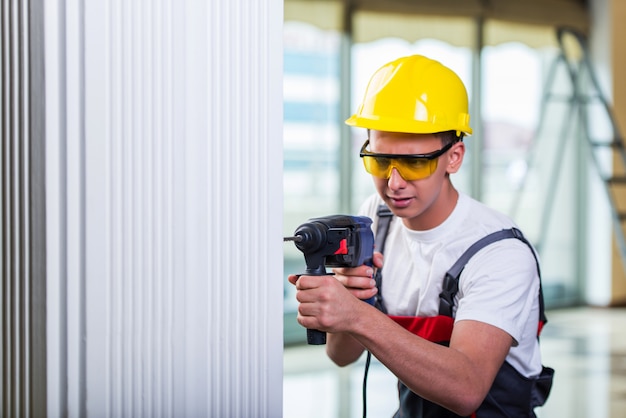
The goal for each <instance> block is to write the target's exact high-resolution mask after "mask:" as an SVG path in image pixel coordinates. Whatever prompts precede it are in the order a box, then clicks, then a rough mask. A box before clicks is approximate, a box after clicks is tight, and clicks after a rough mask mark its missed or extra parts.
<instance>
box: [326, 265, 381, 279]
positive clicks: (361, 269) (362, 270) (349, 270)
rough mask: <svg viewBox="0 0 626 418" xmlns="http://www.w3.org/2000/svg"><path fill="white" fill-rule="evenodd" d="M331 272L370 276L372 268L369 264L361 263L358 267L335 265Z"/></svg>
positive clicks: (372, 272)
mask: <svg viewBox="0 0 626 418" xmlns="http://www.w3.org/2000/svg"><path fill="white" fill-rule="evenodd" d="M333 273H335V274H339V275H343V276H365V277H372V275H373V274H374V270H373V269H372V267H370V266H366V265H362V266H358V267H336V268H334V269H333Z"/></svg>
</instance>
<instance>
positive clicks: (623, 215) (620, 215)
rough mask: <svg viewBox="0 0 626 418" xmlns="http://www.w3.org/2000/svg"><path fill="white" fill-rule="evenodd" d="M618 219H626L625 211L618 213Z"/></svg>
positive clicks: (622, 220) (621, 220)
mask: <svg viewBox="0 0 626 418" xmlns="http://www.w3.org/2000/svg"><path fill="white" fill-rule="evenodd" d="M617 219H619V220H620V222H624V221H626V213H624V212H621V213H618V214H617Z"/></svg>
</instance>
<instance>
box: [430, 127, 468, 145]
mask: <svg viewBox="0 0 626 418" xmlns="http://www.w3.org/2000/svg"><path fill="white" fill-rule="evenodd" d="M433 135H435V136H436V137H437V138H440V139H441V145H443V146H444V147H445V146H446V145H448V144H454V143H455V142H458V141H463V132H461V134H460V135H459V136H457V135H456V131H445V132H436V133H434V134H433Z"/></svg>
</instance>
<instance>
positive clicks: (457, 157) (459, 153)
mask: <svg viewBox="0 0 626 418" xmlns="http://www.w3.org/2000/svg"><path fill="white" fill-rule="evenodd" d="M464 156H465V144H464V143H463V142H462V141H459V142H457V143H456V144H454V145H452V148H450V151H448V167H447V170H446V171H447V173H448V174H452V173H456V172H457V171H459V169H460V168H461V164H462V163H463V157H464Z"/></svg>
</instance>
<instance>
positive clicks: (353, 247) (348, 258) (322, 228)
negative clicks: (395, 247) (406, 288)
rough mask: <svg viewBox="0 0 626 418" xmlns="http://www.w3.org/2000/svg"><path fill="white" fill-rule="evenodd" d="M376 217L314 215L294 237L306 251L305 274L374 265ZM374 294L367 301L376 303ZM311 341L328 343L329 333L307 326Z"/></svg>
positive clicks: (297, 244)
mask: <svg viewBox="0 0 626 418" xmlns="http://www.w3.org/2000/svg"><path fill="white" fill-rule="evenodd" d="M371 225H372V220H371V219H370V218H368V217H366V216H348V215H331V216H324V217H321V218H312V219H309V221H308V222H306V223H304V224H302V225H300V226H299V227H298V228H297V229H296V231H295V232H294V236H293V237H285V238H284V240H285V241H294V242H295V244H296V247H297V248H298V249H299V250H300V251H302V252H303V253H304V260H305V262H306V270H305V272H304V273H302V274H301V275H307V276H325V275H327V274H329V273H327V272H326V267H358V266H361V265H363V264H366V265H368V266H371V265H372V256H373V253H374V233H373V232H372V228H371ZM374 301H375V298H374V297H372V298H370V299H368V300H366V302H368V303H370V304H372V305H373V304H374ZM307 342H308V343H309V344H314V345H321V344H326V333H325V332H322V331H318V330H312V329H307Z"/></svg>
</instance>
